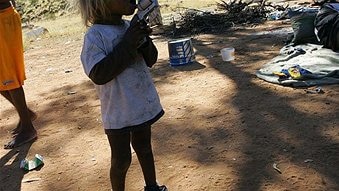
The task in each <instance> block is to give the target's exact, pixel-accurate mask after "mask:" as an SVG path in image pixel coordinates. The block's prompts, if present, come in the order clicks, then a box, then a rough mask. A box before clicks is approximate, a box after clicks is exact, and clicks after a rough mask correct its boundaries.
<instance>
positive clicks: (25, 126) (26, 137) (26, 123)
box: [1, 87, 37, 149]
mask: <svg viewBox="0 0 339 191" xmlns="http://www.w3.org/2000/svg"><path fill="white" fill-rule="evenodd" d="M8 93H9V95H10V99H11V100H12V104H13V105H14V107H15V109H16V110H17V112H18V114H19V117H20V127H19V128H20V129H21V130H20V132H19V133H18V134H17V136H16V137H14V138H13V140H11V141H10V142H9V143H7V144H6V145H5V146H4V148H5V149H13V148H15V147H18V146H20V145H23V144H25V143H27V142H30V141H33V140H35V139H36V138H37V132H36V130H35V128H34V127H33V124H32V121H31V117H30V113H29V110H28V108H27V104H26V99H25V93H24V90H23V88H22V87H20V88H17V89H14V90H9V91H8ZM1 94H2V93H1ZM5 94H6V93H5ZM2 95H3V94H2Z"/></svg>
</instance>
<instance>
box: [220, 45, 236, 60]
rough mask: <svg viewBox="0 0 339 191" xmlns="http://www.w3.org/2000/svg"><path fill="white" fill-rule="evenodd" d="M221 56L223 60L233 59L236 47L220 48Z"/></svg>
mask: <svg viewBox="0 0 339 191" xmlns="http://www.w3.org/2000/svg"><path fill="white" fill-rule="evenodd" d="M220 53H221V57H222V60H223V61H226V62H228V61H232V60H234V48H233V47H228V48H223V49H221V50H220Z"/></svg>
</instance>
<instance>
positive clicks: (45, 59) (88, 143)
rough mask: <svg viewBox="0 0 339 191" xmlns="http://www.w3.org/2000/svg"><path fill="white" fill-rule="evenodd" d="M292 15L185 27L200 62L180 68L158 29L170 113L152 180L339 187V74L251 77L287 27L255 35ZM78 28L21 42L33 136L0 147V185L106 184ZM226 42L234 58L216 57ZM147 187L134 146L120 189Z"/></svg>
mask: <svg viewBox="0 0 339 191" xmlns="http://www.w3.org/2000/svg"><path fill="white" fill-rule="evenodd" d="M288 26H289V23H284V22H282V21H270V22H266V23H264V24H262V25H258V26H252V27H247V28H235V29H229V30H225V32H224V33H223V34H218V35H211V34H210V35H207V34H204V35H197V36H192V37H193V45H194V48H195V53H196V62H194V63H192V64H189V65H185V66H180V67H171V66H170V65H169V62H168V49H167V42H168V40H169V39H167V38H165V37H162V36H155V43H156V45H157V47H158V49H159V60H158V63H157V64H156V65H155V66H154V67H153V68H152V69H151V72H152V75H153V77H154V82H155V84H156V87H157V90H158V92H159V94H160V97H161V101H162V104H163V107H164V110H165V112H166V114H165V116H164V117H163V118H162V119H161V120H160V121H158V122H157V123H156V124H154V126H153V148H154V155H155V160H156V169H157V177H158V181H159V183H160V184H166V185H167V186H168V188H169V190H171V191H226V190H227V191H231V190H234V191H256V190H257V191H272V190H274V191H338V190H339V165H338V162H339V125H338V124H339V118H338V116H339V110H338V106H339V99H338V97H339V85H331V86H322V88H323V90H324V91H325V93H324V94H307V93H305V91H304V90H305V89H303V88H300V89H296V88H290V87H283V86H279V85H274V84H271V83H268V82H265V81H263V80H261V79H258V78H257V77H256V76H255V71H256V70H258V69H259V68H260V67H261V66H262V65H263V64H265V63H267V62H268V61H269V60H270V59H272V58H273V57H275V56H277V55H278V53H279V50H280V48H281V47H282V46H283V42H282V41H283V40H285V37H286V36H283V35H270V34H266V35H254V34H255V33H256V32H259V31H269V30H273V29H276V28H281V27H288ZM82 38H83V34H78V35H75V36H69V37H62V38H57V39H51V38H41V39H39V40H37V41H35V42H33V43H32V45H31V46H30V47H31V48H30V49H28V50H27V51H26V52H25V60H26V72H27V80H26V81H25V85H24V89H25V93H26V99H27V102H28V105H29V107H30V108H32V109H33V110H34V111H36V112H37V114H38V118H37V120H36V121H34V125H35V127H36V128H37V130H38V136H39V138H38V140H37V141H36V142H34V143H33V144H27V145H24V146H22V147H20V148H17V149H13V150H4V149H0V191H19V190H22V191H52V190H53V191H68V190H69V191H73V190H81V191H94V190H95V191H105V190H107V191H109V190H110V183H109V167H110V150H109V145H108V141H107V139H106V136H105V134H104V132H103V129H102V124H101V118H100V105H99V101H98V98H97V96H96V92H95V90H94V88H93V85H92V83H91V82H90V81H89V79H88V78H87V77H86V76H85V74H84V72H83V69H82V66H81V63H80V60H79V54H80V50H81V46H82ZM228 46H233V47H235V52H236V59H235V60H234V61H232V62H223V61H222V59H221V56H220V54H219V50H220V49H221V48H223V47H228ZM0 106H1V114H0V143H1V144H5V143H6V142H7V141H9V140H10V138H11V134H10V131H11V129H13V128H14V127H15V126H16V124H17V122H18V117H17V114H16V112H15V110H14V108H13V107H12V106H11V105H10V104H9V103H8V102H7V101H6V100H5V99H4V98H0ZM37 153H38V154H40V155H42V156H43V157H44V162H45V165H44V166H43V167H42V168H41V169H40V170H38V171H35V170H34V171H30V172H28V173H25V172H23V171H22V170H21V169H20V168H19V163H20V161H21V160H22V159H24V158H28V159H32V158H33V157H34V155H35V154H37ZM273 164H277V167H278V168H279V169H280V171H281V173H279V172H278V171H276V170H275V169H274V168H273ZM143 186H144V182H143V177H142V173H141V169H140V166H139V164H138V161H137V158H136V156H135V154H133V161H132V165H131V167H130V169H129V171H128V175H127V180H126V187H127V191H129V190H130V191H134V190H137V191H141V190H142V189H143Z"/></svg>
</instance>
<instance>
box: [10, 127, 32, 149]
mask: <svg viewBox="0 0 339 191" xmlns="http://www.w3.org/2000/svg"><path fill="white" fill-rule="evenodd" d="M37 138H38V136H37V132H36V130H35V129H33V130H30V131H21V132H19V133H18V134H17V135H16V136H15V137H14V138H13V139H12V140H11V141H10V142H8V143H7V144H6V145H4V149H13V148H15V147H19V146H21V145H23V144H25V143H29V142H33V141H35V140H36V139H37Z"/></svg>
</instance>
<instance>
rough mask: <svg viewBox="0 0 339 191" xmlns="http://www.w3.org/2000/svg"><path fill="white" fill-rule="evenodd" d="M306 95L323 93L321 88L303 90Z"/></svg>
mask: <svg viewBox="0 0 339 191" xmlns="http://www.w3.org/2000/svg"><path fill="white" fill-rule="evenodd" d="M305 92H306V93H308V94H323V93H325V92H324V90H323V89H322V88H321V87H316V88H315V89H314V90H309V89H307V90H305Z"/></svg>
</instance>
